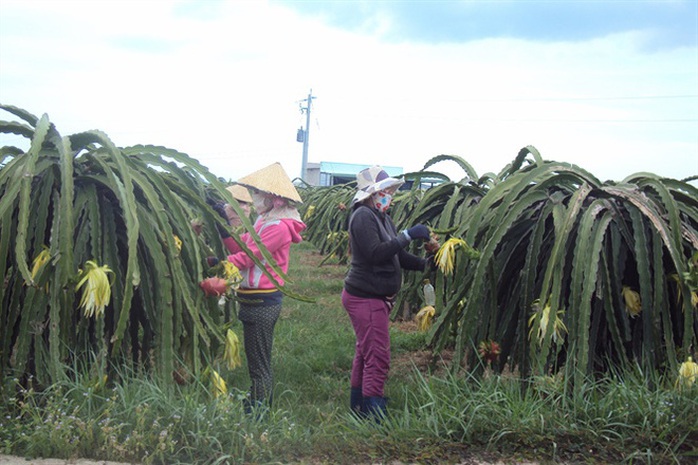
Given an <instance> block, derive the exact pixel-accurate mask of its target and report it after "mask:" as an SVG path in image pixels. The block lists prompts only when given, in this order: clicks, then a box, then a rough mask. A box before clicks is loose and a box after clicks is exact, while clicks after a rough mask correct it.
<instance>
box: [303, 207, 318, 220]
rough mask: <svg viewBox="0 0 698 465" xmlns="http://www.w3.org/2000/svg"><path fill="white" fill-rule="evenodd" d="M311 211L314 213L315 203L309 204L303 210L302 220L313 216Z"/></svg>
mask: <svg viewBox="0 0 698 465" xmlns="http://www.w3.org/2000/svg"><path fill="white" fill-rule="evenodd" d="M313 213H315V205H309V206H308V209H307V210H306V211H305V215H303V221H308V219H310V217H311V216H313Z"/></svg>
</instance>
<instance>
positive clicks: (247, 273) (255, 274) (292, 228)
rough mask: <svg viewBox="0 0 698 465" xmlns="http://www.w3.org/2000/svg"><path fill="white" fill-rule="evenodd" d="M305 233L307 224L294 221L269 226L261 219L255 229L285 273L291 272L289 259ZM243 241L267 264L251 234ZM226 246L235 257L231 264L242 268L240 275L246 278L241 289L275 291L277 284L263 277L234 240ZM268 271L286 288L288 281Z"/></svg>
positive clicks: (230, 239)
mask: <svg viewBox="0 0 698 465" xmlns="http://www.w3.org/2000/svg"><path fill="white" fill-rule="evenodd" d="M304 229H305V224H304V223H303V222H302V221H298V220H294V219H290V218H284V219H280V220H271V221H266V222H265V221H263V220H262V219H261V218H260V219H257V221H256V222H255V225H254V230H255V231H256V232H257V234H258V235H259V237H260V238H261V239H262V243H263V244H264V246H265V247H266V248H267V250H269V252H270V253H271V256H272V257H273V258H274V260H275V261H276V263H277V265H278V266H279V268H281V269H282V270H283V272H284V273H286V272H287V271H288V256H289V251H290V249H291V243H296V244H297V243H299V242H301V241H302V240H303V239H302V238H301V235H300V233H301V231H303V230H304ZM240 237H241V238H242V240H243V241H245V245H247V247H249V249H250V250H251V251H252V252H253V253H254V255H255V257H257V258H259V259H260V260H262V262H264V258H263V257H262V253H261V252H260V251H259V248H258V247H257V244H255V242H254V240H253V239H252V237H251V236H250V234H249V233H245V234H243V235H242V236H240ZM223 243H224V244H225V246H226V247H227V248H228V250H229V251H230V253H231V255H228V260H229V261H230V262H232V264H233V265H235V266H236V267H238V269H239V270H240V273H241V274H242V278H243V281H242V284H241V286H240V287H242V288H246V289H260V290H262V289H274V287H275V286H274V284H273V283H272V282H271V281H270V280H269V278H268V277H267V276H266V275H265V274H264V273H262V271H261V270H260V269H259V267H258V266H257V265H255V264H254V262H253V261H252V259H251V258H250V257H249V256H248V255H247V254H246V253H245V252H244V251H242V250H241V249H240V247H239V246H238V244H237V243H236V242H235V241H234V240H233V238H232V237H228V238H226V239H224V240H223ZM266 268H267V270H268V271H269V272H270V273H271V274H272V276H274V278H275V279H276V280H277V282H279V284H284V281H283V280H282V279H281V278H280V277H279V276H278V275H277V274H276V273H275V272H274V270H272V268H271V267H270V266H267V267H266Z"/></svg>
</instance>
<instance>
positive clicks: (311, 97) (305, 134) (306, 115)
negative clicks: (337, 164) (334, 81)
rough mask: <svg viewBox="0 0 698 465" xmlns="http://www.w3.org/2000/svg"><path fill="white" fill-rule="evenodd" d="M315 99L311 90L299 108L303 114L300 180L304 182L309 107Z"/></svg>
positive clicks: (306, 166) (308, 132)
mask: <svg viewBox="0 0 698 465" xmlns="http://www.w3.org/2000/svg"><path fill="white" fill-rule="evenodd" d="M314 98H315V97H313V89H310V92H309V93H308V99H307V100H306V107H305V108H304V107H301V113H303V112H305V131H304V132H303V159H302V161H301V179H302V180H303V181H305V180H306V177H307V175H308V172H307V170H308V140H309V139H310V106H311V104H312V101H313V99H314Z"/></svg>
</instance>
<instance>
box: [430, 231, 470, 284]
mask: <svg viewBox="0 0 698 465" xmlns="http://www.w3.org/2000/svg"><path fill="white" fill-rule="evenodd" d="M464 245H466V242H465V241H464V240H463V239H460V238H458V237H451V238H449V239H448V240H447V241H446V242H444V243H443V245H441V248H439V250H438V252H436V256H435V257H434V261H435V262H436V264H437V265H438V266H439V269H440V270H441V272H442V273H443V274H445V275H450V274H452V273H453V267H454V265H455V262H456V249H458V247H461V246H464Z"/></svg>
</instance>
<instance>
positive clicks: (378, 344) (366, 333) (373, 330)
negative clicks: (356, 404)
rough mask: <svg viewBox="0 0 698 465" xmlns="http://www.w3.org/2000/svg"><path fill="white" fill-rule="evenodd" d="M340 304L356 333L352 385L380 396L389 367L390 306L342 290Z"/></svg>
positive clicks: (366, 392)
mask: <svg viewBox="0 0 698 465" xmlns="http://www.w3.org/2000/svg"><path fill="white" fill-rule="evenodd" d="M342 305H344V308H345V309H346V311H347V313H348V314H349V319H350V320H351V324H352V326H354V333H355V334H356V351H355V353H354V363H353V364H352V367H351V387H352V388H361V391H362V393H363V395H364V397H375V396H377V397H383V387H384V386H385V380H386V379H387V378H388V371H389V370H390V333H389V331H388V329H389V323H390V320H389V316H390V305H389V304H388V302H386V301H385V300H383V299H366V298H363V297H355V296H353V295H351V294H349V293H347V292H346V291H344V290H343V291H342Z"/></svg>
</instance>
